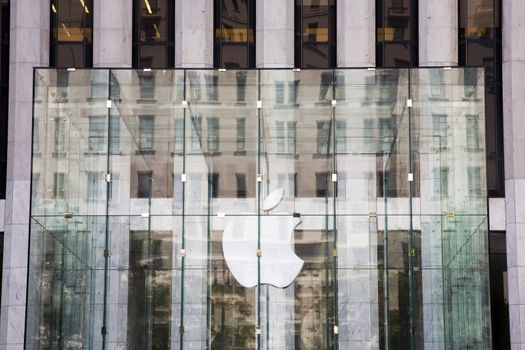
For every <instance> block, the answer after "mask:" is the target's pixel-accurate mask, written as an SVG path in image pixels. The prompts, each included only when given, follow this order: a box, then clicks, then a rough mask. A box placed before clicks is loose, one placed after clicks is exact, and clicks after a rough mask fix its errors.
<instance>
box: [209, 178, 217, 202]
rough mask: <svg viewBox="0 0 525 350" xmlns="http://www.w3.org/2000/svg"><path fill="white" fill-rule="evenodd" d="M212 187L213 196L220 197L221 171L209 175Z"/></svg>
mask: <svg viewBox="0 0 525 350" xmlns="http://www.w3.org/2000/svg"><path fill="white" fill-rule="evenodd" d="M208 185H209V186H210V187H211V188H210V191H211V198H219V173H212V174H210V175H209V184H208Z"/></svg>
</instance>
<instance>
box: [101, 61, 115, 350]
mask: <svg viewBox="0 0 525 350" xmlns="http://www.w3.org/2000/svg"><path fill="white" fill-rule="evenodd" d="M107 92H108V95H107V100H108V101H112V100H111V70H110V69H108V91H107ZM106 107H107V116H108V122H107V126H108V138H107V145H106V147H107V149H106V151H107V156H106V174H111V162H110V145H111V107H112V105H106ZM110 191H111V182H110V181H107V180H106V215H105V228H104V236H105V237H104V252H103V254H104V291H103V293H102V298H103V306H102V329H101V331H100V333H101V334H102V350H106V341H107V339H106V338H107V309H108V283H109V281H108V273H109V194H110Z"/></svg>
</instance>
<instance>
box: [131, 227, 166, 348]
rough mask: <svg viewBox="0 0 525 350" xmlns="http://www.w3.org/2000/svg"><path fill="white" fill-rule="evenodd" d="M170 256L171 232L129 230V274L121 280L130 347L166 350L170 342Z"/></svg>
mask: <svg viewBox="0 0 525 350" xmlns="http://www.w3.org/2000/svg"><path fill="white" fill-rule="evenodd" d="M173 256H174V254H173V239H172V237H171V232H170V231H168V232H167V231H153V230H149V231H130V232H129V258H128V259H129V260H128V261H129V274H128V276H129V277H128V280H127V282H124V283H127V339H128V341H129V344H130V345H129V348H130V349H169V348H170V345H171V344H172V343H171V342H170V339H173V338H174V337H175V335H174V334H172V333H171V331H170V328H171V327H170V325H171V320H172V318H173V317H174V315H172V308H170V307H166V305H170V302H171V300H172V298H174V296H172V284H171V274H172V270H171V268H170V267H171V266H173V264H174V263H173ZM146 315H147V316H146ZM124 322H126V321H124ZM145 330H147V331H145ZM124 337H126V334H124Z"/></svg>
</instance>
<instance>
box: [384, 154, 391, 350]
mask: <svg viewBox="0 0 525 350" xmlns="http://www.w3.org/2000/svg"><path fill="white" fill-rule="evenodd" d="M392 146H393V145H392ZM392 148H393V147H391V150H392ZM383 158H384V160H383V206H384V220H385V228H384V232H383V264H384V266H383V270H384V276H383V279H384V281H383V286H384V295H385V298H384V318H385V350H390V282H389V271H388V263H389V262H388V198H387V196H388V191H387V184H388V179H387V172H386V168H387V163H388V159H389V154H386V155H384V154H383Z"/></svg>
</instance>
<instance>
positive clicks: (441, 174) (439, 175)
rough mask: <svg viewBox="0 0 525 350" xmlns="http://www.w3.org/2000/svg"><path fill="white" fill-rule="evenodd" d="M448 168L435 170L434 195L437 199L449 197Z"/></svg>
mask: <svg viewBox="0 0 525 350" xmlns="http://www.w3.org/2000/svg"><path fill="white" fill-rule="evenodd" d="M448 174H449V169H448V167H438V168H435V169H434V174H433V176H434V195H435V196H436V197H438V198H439V197H440V196H443V197H448Z"/></svg>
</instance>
